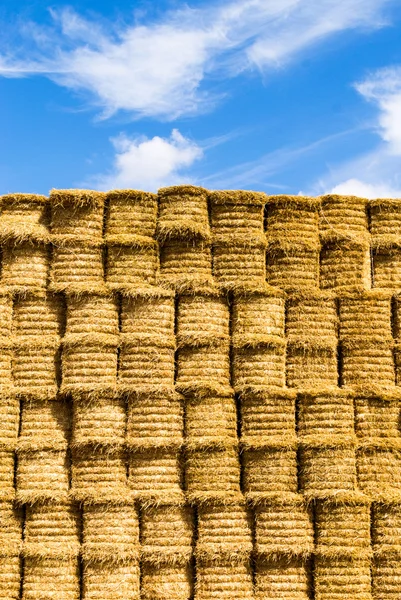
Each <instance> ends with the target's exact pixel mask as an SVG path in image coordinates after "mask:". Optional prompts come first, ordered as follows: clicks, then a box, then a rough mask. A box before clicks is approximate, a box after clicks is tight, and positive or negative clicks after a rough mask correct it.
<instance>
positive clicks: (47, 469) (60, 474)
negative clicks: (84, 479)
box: [16, 450, 69, 503]
mask: <svg viewBox="0 0 401 600" xmlns="http://www.w3.org/2000/svg"><path fill="white" fill-rule="evenodd" d="M68 463H69V461H68V458H67V456H66V452H65V450H29V451H25V450H24V451H21V452H20V454H19V456H18V461H17V477H16V489H17V500H18V501H19V502H21V503H34V502H40V501H46V500H54V501H61V500H64V499H66V497H67V494H68V489H69V464H68Z"/></svg>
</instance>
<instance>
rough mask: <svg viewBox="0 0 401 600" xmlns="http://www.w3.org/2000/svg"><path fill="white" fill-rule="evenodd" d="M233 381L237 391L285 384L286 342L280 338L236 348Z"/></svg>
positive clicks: (233, 362) (233, 361)
mask: <svg viewBox="0 0 401 600" xmlns="http://www.w3.org/2000/svg"><path fill="white" fill-rule="evenodd" d="M232 373H233V382H234V387H235V389H236V391H241V390H243V389H250V390H251V389H256V388H258V387H260V386H265V387H267V386H269V387H284V386H285V343H284V341H283V340H280V339H279V338H278V339H277V340H271V341H266V342H265V343H263V342H261V343H259V344H255V346H245V347H242V348H238V347H237V348H234V350H233V359H232Z"/></svg>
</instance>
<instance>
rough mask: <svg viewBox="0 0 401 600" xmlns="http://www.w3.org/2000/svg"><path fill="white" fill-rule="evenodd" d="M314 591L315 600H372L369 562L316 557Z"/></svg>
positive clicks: (362, 559)
mask: <svg viewBox="0 0 401 600" xmlns="http://www.w3.org/2000/svg"><path fill="white" fill-rule="evenodd" d="M314 590H315V599H316V600H343V599H344V600H345V599H346V600H349V599H350V598H352V600H372V596H371V575H370V561H369V560H368V559H364V558H361V559H352V558H347V557H344V558H343V557H339V558H332V559H328V558H326V557H319V556H318V557H316V558H315V565H314Z"/></svg>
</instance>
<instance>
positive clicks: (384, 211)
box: [369, 198, 401, 238]
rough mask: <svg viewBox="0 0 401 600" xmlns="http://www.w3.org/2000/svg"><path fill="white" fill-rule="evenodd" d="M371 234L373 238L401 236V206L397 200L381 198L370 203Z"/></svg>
mask: <svg viewBox="0 0 401 600" xmlns="http://www.w3.org/2000/svg"><path fill="white" fill-rule="evenodd" d="M369 213H370V232H371V234H372V237H373V238H377V237H379V236H387V235H393V236H397V237H399V236H400V235H401V204H400V201H399V199H396V198H380V199H378V200H372V201H371V202H369Z"/></svg>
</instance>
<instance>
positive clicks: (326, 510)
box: [315, 495, 370, 557]
mask: <svg viewBox="0 0 401 600" xmlns="http://www.w3.org/2000/svg"><path fill="white" fill-rule="evenodd" d="M350 500H351V497H350ZM315 531H316V551H317V553H318V554H319V555H322V556H327V557H336V556H348V557H351V556H354V557H361V556H362V555H365V556H369V553H370V505H369V501H368V500H367V499H365V501H363V500H361V499H358V497H357V495H355V501H354V502H352V501H346V502H339V501H336V499H334V500H332V501H330V500H318V501H317V502H316V509H315Z"/></svg>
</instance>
